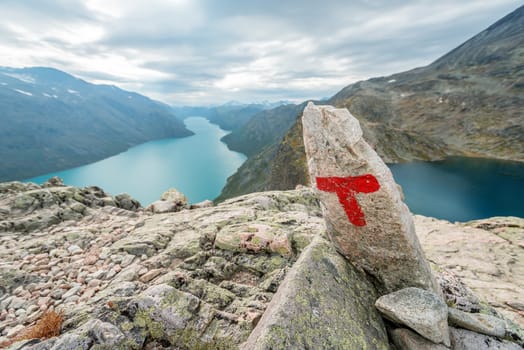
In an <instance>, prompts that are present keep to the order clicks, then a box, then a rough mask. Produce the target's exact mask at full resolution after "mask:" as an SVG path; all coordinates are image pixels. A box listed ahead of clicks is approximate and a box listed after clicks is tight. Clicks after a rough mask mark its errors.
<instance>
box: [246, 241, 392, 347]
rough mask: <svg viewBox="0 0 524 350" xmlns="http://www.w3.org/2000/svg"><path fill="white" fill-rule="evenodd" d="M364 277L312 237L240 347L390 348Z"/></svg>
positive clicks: (327, 245) (324, 243) (329, 244)
mask: <svg viewBox="0 0 524 350" xmlns="http://www.w3.org/2000/svg"><path fill="white" fill-rule="evenodd" d="M375 296H376V291H375V289H374V287H373V286H372V285H371V284H370V283H369V282H368V281H367V280H366V277H365V276H364V275H363V274H362V273H360V272H359V271H357V270H356V269H355V268H354V267H353V266H351V265H350V264H349V263H348V262H347V261H345V259H343V258H342V257H341V256H340V255H339V254H337V252H336V251H335V249H334V247H332V245H331V243H330V242H328V241H327V240H325V239H324V238H322V237H320V236H319V237H316V238H315V239H314V240H313V242H312V243H311V244H310V245H309V246H308V247H307V248H306V249H305V251H304V252H303V253H302V254H301V256H300V257H299V259H298V260H297V262H296V263H295V264H294V265H293V267H292V268H291V270H290V271H289V273H288V274H287V276H286V277H285V279H284V281H283V282H282V284H281V285H280V288H279V289H278V291H277V293H276V294H275V296H274V297H273V299H272V300H271V303H270V304H269V306H268V307H267V310H266V312H265V313H264V315H263V316H262V319H261V320H260V321H259V323H258V325H257V326H256V328H255V329H254V330H253V332H252V333H251V335H250V336H249V338H248V340H247V341H246V343H244V344H243V345H242V346H241V349H246V350H247V349H249V350H252V349H253V350H254V349H389V346H388V339H387V334H386V331H385V328H384V324H383V323H382V319H381V317H380V315H379V314H378V313H377V312H376V311H374V310H373V302H374V298H375Z"/></svg>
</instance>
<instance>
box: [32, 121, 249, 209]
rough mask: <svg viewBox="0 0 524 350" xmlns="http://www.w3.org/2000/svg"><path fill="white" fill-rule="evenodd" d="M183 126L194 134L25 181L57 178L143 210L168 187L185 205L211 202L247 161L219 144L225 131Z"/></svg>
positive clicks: (205, 123) (204, 123)
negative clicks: (125, 196)
mask: <svg viewBox="0 0 524 350" xmlns="http://www.w3.org/2000/svg"><path fill="white" fill-rule="evenodd" d="M184 122H185V123H186V126H187V128H188V129H190V130H191V131H193V132H194V133H195V135H193V136H190V137H186V138H181V139H176V138H173V139H163V140H157V141H151V142H147V143H144V144H142V145H139V146H136V147H133V148H130V149H129V150H127V151H126V152H123V153H120V154H118V155H116V156H113V157H110V158H106V159H104V160H101V161H99V162H96V163H91V164H88V165H84V166H80V167H77V168H73V169H69V170H64V171H60V172H55V173H50V174H46V175H42V176H38V177H35V178H32V179H28V180H26V181H31V182H36V183H43V182H45V181H46V180H47V179H48V178H50V177H51V176H59V177H60V178H62V179H63V180H64V183H65V184H67V185H71V186H78V187H83V186H91V185H96V186H99V187H101V188H103V189H104V190H105V191H106V192H109V193H111V194H113V195H116V194H119V193H123V192H127V193H129V194H130V195H131V196H132V197H134V198H136V199H138V200H139V201H140V203H141V204H142V205H148V204H150V203H152V202H154V201H155V200H158V199H159V198H160V196H161V195H162V193H164V192H165V191H166V190H167V189H168V188H170V187H174V188H176V189H178V190H179V191H181V192H183V193H184V194H185V195H186V196H187V197H188V200H189V202H190V203H195V202H199V201H202V200H205V199H214V198H215V197H217V196H218V195H219V194H220V191H221V190H222V187H224V185H225V183H226V179H227V177H228V176H230V175H231V174H233V173H234V172H235V171H236V169H237V168H238V167H239V166H240V165H242V163H243V162H244V160H245V159H246V157H245V156H244V155H243V154H241V153H238V152H232V151H230V150H229V149H228V148H227V146H226V145H225V144H224V143H223V142H221V141H220V138H221V137H222V136H224V135H225V134H226V133H227V132H226V131H224V130H222V129H220V128H219V127H218V126H216V125H213V124H211V123H209V121H207V120H206V119H204V118H200V117H192V118H188V119H185V120H184Z"/></svg>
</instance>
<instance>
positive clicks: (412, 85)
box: [219, 6, 524, 200]
mask: <svg viewBox="0 0 524 350" xmlns="http://www.w3.org/2000/svg"><path fill="white" fill-rule="evenodd" d="M523 47H524V6H522V7H520V8H518V9H517V10H515V11H514V12H512V13H511V14H509V15H507V16H506V17H504V18H502V19H501V20H499V21H497V22H496V23H495V24H493V25H492V26H490V27H489V28H487V29H486V30H484V31H482V32H481V33H479V34H478V35H476V36H474V37H473V38H471V39H470V40H468V41H466V42H465V43H464V44H462V45H460V46H459V47H457V48H456V49H454V50H452V51H451V52H449V53H448V54H446V55H444V56H442V57H441V58H439V59H437V60H436V61H435V62H433V63H432V64H430V65H428V66H426V67H422V68H416V69H413V70H410V71H407V72H403V73H398V74H394V75H391V76H388V77H381V78H373V79H369V80H366V81H360V82H357V83H355V84H351V85H349V86H347V87H345V88H344V89H342V90H341V91H340V92H338V93H337V94H335V95H334V96H333V97H331V98H330V99H329V100H327V103H328V104H331V105H334V106H336V107H341V108H348V109H349V111H350V112H351V113H352V114H353V115H354V116H355V117H357V118H358V119H359V122H360V124H361V127H362V129H363V132H364V136H365V138H366V140H367V141H368V142H369V143H370V145H371V146H372V147H373V148H374V149H375V150H376V151H377V153H378V154H379V155H380V156H381V157H382V158H383V159H384V160H385V161H386V162H389V163H395V162H402V161H411V160H436V159H442V158H444V157H446V156H452V155H456V156H474V157H486V158H500V159H511V160H517V161H524V113H523V111H524V51H523V49H522V48H523ZM302 106H303V105H302ZM265 113H266V114H267V115H268V116H269V115H271V117H272V119H271V121H270V119H269V118H266V120H265V121H258V124H255V123H254V122H253V121H254V120H255V118H253V121H252V122H253V123H249V124H246V126H245V127H244V128H242V129H239V130H237V131H234V132H233V133H231V134H230V135H228V136H227V138H224V140H225V141H226V143H228V144H229V143H230V142H231V140H234V141H236V140H243V141H244V144H246V145H244V146H243V147H244V148H243V149H244V151H243V150H242V148H241V147H237V146H236V145H235V144H234V143H233V144H232V145H230V147H231V148H233V149H237V150H240V152H244V153H246V154H248V155H249V156H250V158H249V159H248V160H247V161H246V163H245V164H244V165H243V166H242V167H241V168H240V169H239V170H238V171H237V173H236V174H233V175H232V176H231V177H230V179H229V180H228V183H227V184H226V187H225V188H224V190H223V193H222V195H221V196H220V197H219V200H223V199H225V198H228V197H229V196H230V195H231V194H233V193H234V194H236V195H239V194H242V193H249V192H252V191H253V190H260V189H261V188H263V189H265V190H270V189H272V188H276V187H273V186H274V185H275V184H276V183H278V179H279V178H290V174H297V173H300V172H301V171H300V169H296V168H293V167H292V166H289V164H290V163H289V162H288V161H287V160H288V159H290V158H291V159H295V160H297V161H295V162H294V164H300V163H301V162H303V160H304V157H305V154H304V153H303V150H302V149H300V148H297V147H294V148H286V147H283V146H282V145H279V144H280V140H282V137H283V135H285V134H286V133H287V132H289V131H288V130H289V127H287V125H289V119H288V117H289V116H288V115H287V114H285V113H280V116H279V115H278V114H279V112H278V110H277V109H274V110H269V111H265ZM297 114H301V111H300V110H299V111H298V113H297ZM262 118H263V117H262ZM279 118H281V119H282V122H279V123H275V124H274V125H272V126H271V128H273V130H271V129H270V128H268V124H271V123H272V122H273V123H274V120H278V119H279ZM293 121H294V122H296V123H300V120H297V119H295V120H293ZM291 125H292V124H291ZM248 126H250V127H249V128H248ZM295 127H297V126H295ZM270 132H273V133H274V135H272V136H273V137H267V136H266V137H265V140H267V142H265V143H262V145H261V144H256V143H254V144H253V145H248V141H249V140H250V138H249V137H248V136H247V135H257V134H259V133H260V134H267V133H270ZM293 138H294V139H293ZM298 138H301V135H300V134H298V133H293V132H289V137H288V139H287V142H288V143H291V144H299V143H300V142H302V141H301V139H298ZM268 149H271V150H272V151H271V152H268ZM277 150H279V151H278V152H277ZM290 152H292V153H294V154H289V153H290ZM261 159H263V161H261ZM300 159H302V160H300ZM281 160H282V161H281ZM302 173H304V172H303V171H302ZM248 174H260V176H261V177H264V180H263V181H260V180H259V179H257V181H256V186H253V187H250V185H249V183H250V182H249V181H247V180H246V176H247V175H248ZM251 178H253V176H251ZM301 178H302V179H304V177H301ZM247 179H249V177H247ZM239 183H244V184H245V185H246V186H245V187H244V188H240V187H239V186H238V185H235V184H239ZM261 183H263V185H262V186H261V185H260V184H261ZM298 183H301V182H297V183H295V184H288V185H289V186H288V187H287V188H289V189H291V188H294V186H295V185H296V184H298ZM270 184H272V185H270Z"/></svg>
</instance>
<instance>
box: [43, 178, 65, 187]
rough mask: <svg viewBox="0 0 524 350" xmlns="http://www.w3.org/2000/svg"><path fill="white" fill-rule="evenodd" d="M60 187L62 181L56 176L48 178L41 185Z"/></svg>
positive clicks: (62, 184)
mask: <svg viewBox="0 0 524 350" xmlns="http://www.w3.org/2000/svg"><path fill="white" fill-rule="evenodd" d="M60 186H64V180H62V179H61V178H59V177H58V176H53V177H51V178H49V179H48V180H47V181H46V182H44V184H43V185H42V187H60Z"/></svg>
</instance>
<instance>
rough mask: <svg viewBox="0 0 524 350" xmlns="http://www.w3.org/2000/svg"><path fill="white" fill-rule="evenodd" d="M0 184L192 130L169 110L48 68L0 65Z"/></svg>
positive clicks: (114, 88)
mask: <svg viewBox="0 0 524 350" xmlns="http://www.w3.org/2000/svg"><path fill="white" fill-rule="evenodd" d="M0 107H1V108H2V114H1V115H0V122H1V123H2V125H3V126H2V128H1V129H0V158H1V159H2V161H3V166H2V168H1V169H0V181H5V180H8V179H25V178H29V177H33V176H36V175H40V174H45V173H48V172H52V171H58V170H62V169H67V168H71V167H75V166H79V165H82V164H86V163H90V162H93V161H96V160H100V159H103V158H106V157H108V156H111V155H114V154H117V153H120V152H123V151H125V150H126V149H128V148H129V147H132V146H134V145H137V144H140V143H143V142H146V141H150V140H153V139H160V138H167V137H183V136H189V135H192V132H191V131H189V130H187V129H186V128H185V126H184V124H183V123H182V122H181V121H180V120H178V119H177V118H176V116H175V115H174V114H173V113H172V111H171V110H170V109H169V107H168V106H167V105H165V104H163V103H161V102H157V101H154V100H151V99H149V98H148V97H145V96H142V95H140V94H137V93H134V92H129V91H125V90H122V89H119V88H117V87H115V86H111V85H95V84H90V83H88V82H86V81H84V80H82V79H78V78H76V77H74V76H72V75H70V74H67V73H65V72H62V71H60V70H57V69H54V68H47V67H35V68H9V67H8V68H6V67H2V68H0Z"/></svg>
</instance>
